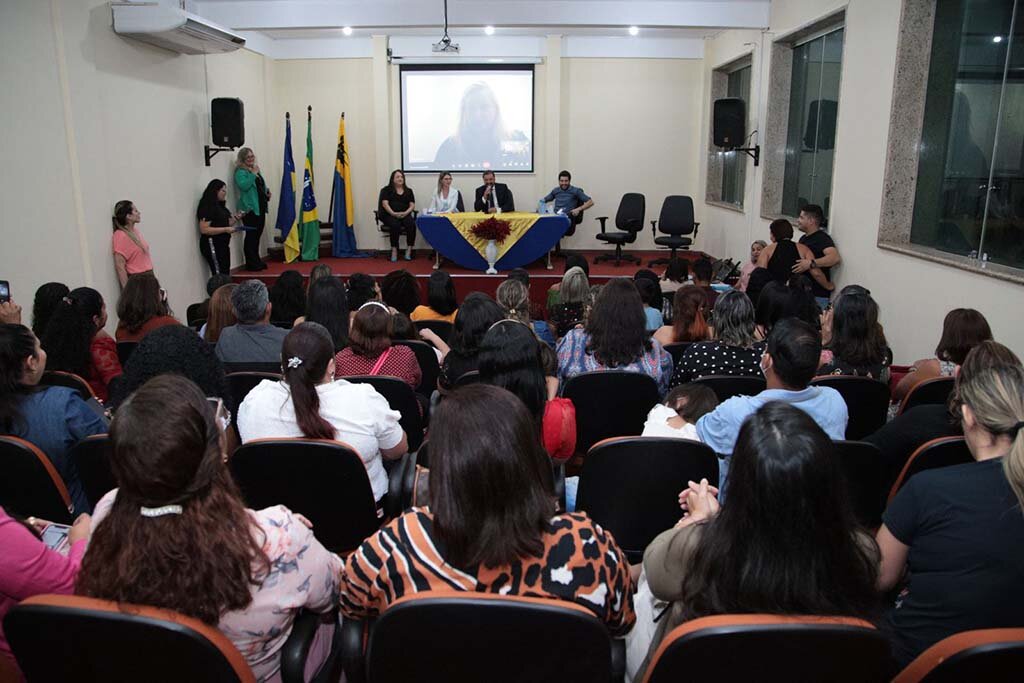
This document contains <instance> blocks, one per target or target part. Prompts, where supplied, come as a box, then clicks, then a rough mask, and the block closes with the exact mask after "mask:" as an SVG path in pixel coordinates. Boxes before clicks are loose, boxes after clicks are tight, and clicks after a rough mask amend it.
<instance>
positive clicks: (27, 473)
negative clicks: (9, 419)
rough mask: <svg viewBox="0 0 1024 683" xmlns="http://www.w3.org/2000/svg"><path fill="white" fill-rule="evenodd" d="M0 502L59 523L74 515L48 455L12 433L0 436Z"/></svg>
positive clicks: (7, 506)
mask: <svg viewBox="0 0 1024 683" xmlns="http://www.w3.org/2000/svg"><path fill="white" fill-rule="evenodd" d="M0 506H2V507H3V508H4V509H5V510H7V511H8V512H17V513H18V514H19V515H21V516H23V517H28V516H29V515H34V516H36V517H42V518H43V519H48V520H50V521H51V522H57V523H59V524H71V522H72V521H74V515H75V506H74V505H73V504H72V503H71V496H70V495H69V494H68V488H67V486H65V485H64V480H63V479H62V478H61V476H60V473H58V472H57V469H56V468H55V467H54V466H53V463H51V462H50V459H49V458H48V457H46V454H45V453H43V452H42V451H41V450H39V449H38V448H37V447H36V446H34V445H33V444H31V443H29V442H28V441H25V440H24V439H19V438H17V437H14V436H0ZM81 512H84V510H82V511H81Z"/></svg>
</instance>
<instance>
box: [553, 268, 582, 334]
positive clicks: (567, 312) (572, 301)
mask: <svg viewBox="0 0 1024 683" xmlns="http://www.w3.org/2000/svg"><path fill="white" fill-rule="evenodd" d="M589 302H590V282H589V281H587V274H586V272H584V270H583V269H582V268H580V267H579V266H573V267H572V268H570V269H569V270H567V271H565V275H563V276H562V282H561V286H560V287H559V290H558V300H557V302H556V303H554V304H552V303H550V299H549V303H548V320H550V321H551V324H552V325H554V327H555V336H556V337H557V338H558V339H561V338H562V337H564V336H565V335H566V334H567V333H568V332H569V330H571V329H572V328H574V327H576V326H577V325H582V324H583V323H584V322H585V321H586V319H587V309H588V308H589V306H588V303H589Z"/></svg>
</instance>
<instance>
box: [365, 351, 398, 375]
mask: <svg viewBox="0 0 1024 683" xmlns="http://www.w3.org/2000/svg"><path fill="white" fill-rule="evenodd" d="M392 348H394V347H388V350H387V351H385V352H384V353H382V354H380V357H379V358H378V359H377V362H376V363H374V364H373V367H372V368H370V375H376V374H377V373H378V372H380V369H381V368H382V367H384V361H386V360H387V359H388V356H389V355H390V354H391V349H392Z"/></svg>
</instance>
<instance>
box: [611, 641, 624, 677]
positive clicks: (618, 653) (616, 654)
mask: <svg viewBox="0 0 1024 683" xmlns="http://www.w3.org/2000/svg"><path fill="white" fill-rule="evenodd" d="M625 678H626V639H625V638H612V683H622V682H623V681H624V680H625Z"/></svg>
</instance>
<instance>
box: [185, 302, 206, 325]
mask: <svg viewBox="0 0 1024 683" xmlns="http://www.w3.org/2000/svg"><path fill="white" fill-rule="evenodd" d="M204 303H206V302H203V301H200V302H199V303H196V304H189V305H188V308H186V309H185V322H186V324H187V325H188V326H189V327H195V328H196V329H199V328H200V327H202V326H201V325H196V324H195V323H196V321H198V320H206V318H204V317H202V316H201V315H200V313H202V312H203V304H204Z"/></svg>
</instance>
